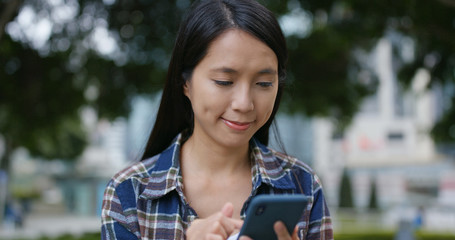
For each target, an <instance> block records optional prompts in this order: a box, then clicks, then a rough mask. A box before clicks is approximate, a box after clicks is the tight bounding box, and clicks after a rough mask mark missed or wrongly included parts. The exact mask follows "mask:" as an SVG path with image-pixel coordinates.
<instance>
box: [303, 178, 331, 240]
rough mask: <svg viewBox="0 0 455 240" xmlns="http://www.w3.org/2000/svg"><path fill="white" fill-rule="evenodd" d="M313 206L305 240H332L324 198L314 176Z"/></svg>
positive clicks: (329, 219)
mask: <svg viewBox="0 0 455 240" xmlns="http://www.w3.org/2000/svg"><path fill="white" fill-rule="evenodd" d="M313 186H314V188H313V189H314V190H313V191H314V193H313V206H312V208H311V212H310V216H309V223H308V231H307V232H306V237H305V238H303V239H305V240H332V239H333V227H332V220H331V218H330V213H329V209H328V207H327V203H326V201H325V198H324V193H323V191H322V187H321V184H320V182H319V179H318V178H317V177H316V176H315V183H314V185H313Z"/></svg>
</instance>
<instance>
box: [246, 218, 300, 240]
mask: <svg viewBox="0 0 455 240" xmlns="http://www.w3.org/2000/svg"><path fill="white" fill-rule="evenodd" d="M273 230H275V233H276V236H277V237H278V240H299V236H298V235H297V232H298V230H299V228H298V227H297V226H295V228H294V231H293V232H292V236H290V235H289V232H288V230H287V229H286V226H285V225H284V223H283V222H281V221H277V222H276V223H275V224H274V225H273ZM239 240H252V239H251V238H249V237H247V236H241V237H240V238H239Z"/></svg>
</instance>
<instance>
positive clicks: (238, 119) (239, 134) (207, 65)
mask: <svg viewBox="0 0 455 240" xmlns="http://www.w3.org/2000/svg"><path fill="white" fill-rule="evenodd" d="M277 91H278V60H277V57H276V55H275V53H274V52H273V50H272V49H270V48H269V47H268V46H267V45H266V44H264V43H263V42H261V41H260V40H258V39H256V38H255V37H253V36H252V35H250V34H249V33H246V32H244V31H242V30H238V29H231V30H228V31H226V32H224V33H223V34H221V35H220V36H218V37H217V38H216V39H215V40H214V41H213V42H212V43H211V44H210V46H209V48H208V52H207V54H206V56H205V57H204V58H203V59H202V60H201V62H200V63H199V64H198V65H197V66H196V67H195V68H194V70H193V74H192V77H191V80H189V81H187V83H186V84H185V86H184V93H185V95H186V96H187V97H188V98H189V99H190V101H191V105H192V108H193V112H194V131H193V137H197V138H198V139H201V140H203V141H205V142H207V143H208V142H214V143H216V144H219V145H221V146H223V147H238V146H242V145H243V146H245V145H246V144H247V143H248V141H249V140H250V139H251V137H252V136H253V135H254V133H256V131H257V130H258V129H259V128H260V127H262V126H263V125H264V124H265V123H266V122H267V120H268V119H269V117H270V115H271V113H272V110H273V105H274V103H275V98H276V95H277Z"/></svg>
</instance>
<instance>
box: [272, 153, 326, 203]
mask: <svg viewBox="0 0 455 240" xmlns="http://www.w3.org/2000/svg"><path fill="white" fill-rule="evenodd" d="M268 149H269V151H270V152H271V153H272V155H273V156H274V158H275V161H277V162H278V164H279V165H280V166H281V168H282V169H283V171H285V172H288V173H290V175H291V178H293V180H294V181H295V182H296V184H297V185H300V186H301V187H303V191H305V192H306V193H308V194H310V193H314V192H315V191H318V190H319V189H321V188H322V185H321V181H320V179H319V177H318V176H317V174H316V172H315V171H314V170H313V168H311V167H310V166H309V165H308V164H306V163H305V162H303V161H301V160H299V159H298V158H296V157H293V156H290V155H288V154H285V153H282V152H278V151H276V150H274V149H270V148H268Z"/></svg>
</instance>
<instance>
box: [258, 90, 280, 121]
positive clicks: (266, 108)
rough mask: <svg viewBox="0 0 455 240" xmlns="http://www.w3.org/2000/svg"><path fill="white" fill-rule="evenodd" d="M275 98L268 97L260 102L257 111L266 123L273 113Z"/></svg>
mask: <svg viewBox="0 0 455 240" xmlns="http://www.w3.org/2000/svg"><path fill="white" fill-rule="evenodd" d="M275 97H276V96H275ZM275 97H268V98H266V99H263V100H262V101H259V102H258V105H256V106H257V108H256V110H257V111H258V113H259V114H261V116H262V117H261V118H262V121H263V122H264V123H265V122H267V120H268V119H269V117H270V115H272V112H273V106H274V105H275Z"/></svg>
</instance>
